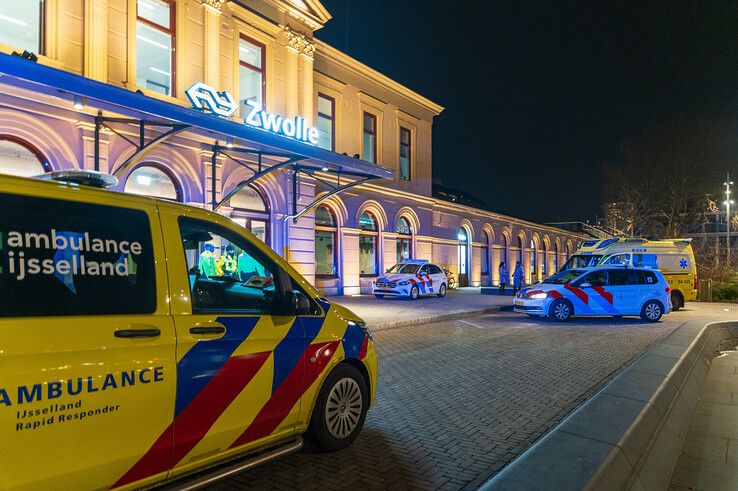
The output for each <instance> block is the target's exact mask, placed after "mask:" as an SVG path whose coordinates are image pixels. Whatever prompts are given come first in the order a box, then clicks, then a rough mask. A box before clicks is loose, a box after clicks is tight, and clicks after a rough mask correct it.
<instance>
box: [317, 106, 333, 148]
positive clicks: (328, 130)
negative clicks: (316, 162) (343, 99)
mask: <svg viewBox="0 0 738 491" xmlns="http://www.w3.org/2000/svg"><path fill="white" fill-rule="evenodd" d="M335 111H336V100H335V99H334V98H333V97H328V96H327V95H324V94H320V93H319V94H318V134H319V135H320V137H319V138H318V146H319V147H320V148H325V149H326V150H331V151H335V150H336V142H335V137H336V114H335Z"/></svg>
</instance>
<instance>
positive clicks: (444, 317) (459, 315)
mask: <svg viewBox="0 0 738 491" xmlns="http://www.w3.org/2000/svg"><path fill="white" fill-rule="evenodd" d="M511 310H512V305H509V306H508V305H501V306H498V307H489V308H486V309H478V310H469V311H465V312H454V313H451V314H441V315H431V316H427V317H418V318H417V319H410V320H401V321H393V322H382V323H379V324H372V323H369V324H368V327H369V329H371V330H372V331H381V330H384V329H394V328H396V327H405V326H413V325H415V324H426V323H429V322H441V321H450V320H456V319H464V318H466V317H479V316H480V315H486V314H495V313H497V312H507V311H511Z"/></svg>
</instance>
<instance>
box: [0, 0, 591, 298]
mask: <svg viewBox="0 0 738 491" xmlns="http://www.w3.org/2000/svg"><path fill="white" fill-rule="evenodd" d="M2 8H4V7H0V9H2ZM0 14H2V16H1V17H0V52H3V53H11V52H13V51H16V52H19V53H20V52H22V51H24V50H26V51H28V52H32V53H35V54H37V55H38V61H37V63H38V64H40V65H44V66H48V67H52V68H56V69H59V70H63V71H65V72H68V73H72V74H76V75H79V76H82V77H85V78H86V79H88V80H94V81H98V82H102V83H104V84H107V85H109V86H114V87H118V88H121V89H125V90H126V91H130V92H139V93H140V94H142V95H141V96H140V100H141V101H145V100H152V101H154V100H155V101H157V102H164V103H167V104H170V105H171V107H172V108H173V109H172V111H171V114H173V115H176V114H185V113H183V112H182V111H195V109H194V108H197V107H205V108H206V109H209V110H210V111H208V112H214V113H216V114H209V117H211V118H212V121H213V122H214V124H215V122H216V120H217V121H218V122H219V121H220V120H222V119H229V120H232V121H238V122H242V121H243V120H244V119H247V120H248V119H249V117H250V112H251V113H253V114H251V116H252V117H253V118H258V117H262V118H263V117H269V116H268V115H272V117H277V116H279V117H281V118H283V119H282V120H280V123H279V124H280V126H279V129H280V131H279V132H280V133H282V135H283V136H281V137H280V138H284V139H291V140H299V142H297V143H298V144H299V145H306V146H312V144H315V143H316V142H317V145H316V146H317V147H320V148H321V149H324V150H326V151H328V152H324V154H325V155H328V154H329V153H330V152H332V154H333V155H335V156H336V159H337V160H336V161H337V162H338V161H339V160H340V159H339V157H340V158H343V157H341V155H346V156H348V160H352V161H364V162H363V163H361V164H366V163H367V162H369V163H371V164H372V165H375V166H380V167H382V168H385V169H390V170H392V171H393V172H394V177H393V178H391V179H384V180H373V181H368V182H365V183H362V184H358V185H356V186H354V187H350V188H348V189H346V190H343V191H342V192H341V193H337V194H333V195H331V196H330V197H328V198H327V199H325V200H323V201H320V202H319V203H316V206H313V207H310V209H308V210H306V211H305V212H304V213H303V214H301V215H300V217H299V218H298V219H297V220H294V219H293V216H294V214H295V213H294V211H295V210H298V209H299V206H305V205H310V204H313V203H315V201H316V199H318V198H320V197H321V196H322V195H325V194H327V193H328V192H329V191H330V190H331V189H332V188H333V187H336V186H340V185H343V184H345V183H346V182H351V180H352V179H353V177H352V176H350V175H348V176H341V175H338V174H337V173H336V172H335V170H336V169H341V168H342V167H341V166H342V165H343V164H341V163H339V164H336V165H330V167H331V171H332V172H325V173H323V172H313V173H311V174H310V175H302V176H299V177H298V176H297V175H296V174H292V173H290V172H289V170H288V168H287V167H285V168H284V169H281V170H278V171H275V172H271V173H268V174H266V175H264V176H263V177H260V178H259V179H256V180H254V181H253V182H252V183H250V184H249V185H248V186H245V187H243V189H241V190H240V191H239V192H237V193H236V194H234V195H233V196H232V197H230V199H229V200H228V202H227V203H224V204H223V206H220V207H219V208H218V211H219V212H221V213H223V214H225V215H227V216H230V217H231V218H233V219H234V220H236V221H237V222H239V223H241V224H242V225H244V226H245V227H247V228H249V229H250V230H251V231H253V232H254V233H255V234H256V235H258V236H260V237H261V238H262V239H263V240H265V241H266V242H267V243H269V244H270V245H271V247H272V248H273V249H274V250H276V251H278V252H280V253H281V254H283V255H284V256H285V257H287V258H288V259H289V261H290V263H291V264H293V265H294V266H295V267H296V268H297V269H298V270H299V271H300V272H302V273H303V274H304V275H305V276H306V277H307V278H309V279H310V280H311V281H313V282H314V283H315V284H316V285H317V286H318V287H319V288H320V289H322V290H323V291H325V292H326V293H327V294H355V293H359V292H368V291H369V283H370V282H371V280H372V278H373V277H375V276H376V275H377V274H378V273H381V272H382V271H384V270H385V269H387V268H388V267H390V266H391V265H392V264H394V263H395V262H397V260H398V259H401V258H403V257H412V258H418V259H430V260H432V261H434V262H436V263H438V264H440V265H442V266H444V267H447V268H448V269H450V270H452V271H454V273H456V275H457V278H459V279H460V280H461V281H462V283H464V282H465V283H467V284H469V285H472V286H479V285H492V284H497V283H498V281H499V278H498V266H499V263H500V261H501V260H504V259H505V258H506V259H507V262H508V268H509V269H510V270H512V269H513V266H514V263H515V261H516V260H518V259H519V260H521V263H522V264H523V266H524V268H525V271H526V277H527V279H528V281H531V280H535V279H537V278H540V277H542V276H544V275H547V274H551V273H552V272H553V271H554V270H555V269H556V268H557V267H558V265H560V264H563V261H564V259H565V258H566V256H567V255H568V254H570V253H572V252H573V251H574V250H575V249H576V247H577V245H578V242H579V241H580V240H581V237H579V236H577V235H574V234H567V233H566V232H564V231H562V230H559V229H555V228H551V227H546V226H543V225H539V224H535V223H531V222H527V221H524V220H519V219H515V218H511V217H507V216H504V215H500V214H496V213H492V212H488V211H483V210H479V209H475V208H471V207H466V206H461V205H458V204H454V203H450V202H446V201H441V200H437V199H434V198H432V196H431V178H432V174H431V163H432V156H431V138H432V123H433V118H434V117H435V116H436V115H438V114H440V112H441V111H442V110H443V108H442V107H441V106H439V105H438V104H436V103H434V102H432V101H430V100H428V99H426V98H424V97H422V96H421V95H419V94H417V93H415V92H413V91H411V90H410V89H408V88H406V87H404V86H402V85H400V84H398V83H397V82H395V81H393V80H391V79H389V78H387V77H386V76H384V75H382V74H380V73H378V72H376V71H375V70H372V69H371V68H369V67H367V66H366V65H364V64H362V63H360V62H358V61H356V60H354V59H352V58H350V57H349V56H347V55H346V54H344V53H341V52H340V51H338V50H336V49H335V48H332V47H331V46H329V45H327V44H325V43H323V42H321V41H319V40H318V39H316V38H315V37H314V36H313V33H314V32H315V31H317V30H318V29H320V28H321V27H322V26H323V24H324V23H326V22H328V21H329V20H330V18H331V17H330V14H329V13H328V12H327V11H326V10H325V8H324V7H323V6H322V5H321V4H320V3H319V2H318V1H316V0H251V1H247V0H243V1H224V0H176V1H175V0H44V1H38V0H36V1H30V0H29V1H27V2H16V3H15V4H14V5H13V8H12V11H8V12H4V11H0ZM28 63H30V62H28ZM2 71H3V69H2V67H1V66H0V73H2ZM20 78H22V77H20ZM20 78H19V79H20ZM3 80H8V77H0V89H2V90H0V172H7V173H14V174H22V175H34V174H38V173H41V172H46V171H50V170H61V169H70V168H85V169H94V168H99V169H100V170H102V171H105V172H111V173H113V172H115V171H120V170H121V166H122V165H123V164H125V165H123V167H124V168H123V169H122V170H123V171H124V172H122V174H120V175H119V178H120V184H119V186H118V189H119V190H121V191H127V192H132V193H140V194H146V195H153V196H160V197H163V198H166V199H173V200H177V201H181V202H184V203H188V204H190V205H192V206H198V207H210V206H211V203H213V202H216V201H218V200H222V199H223V198H224V197H227V196H228V195H229V193H230V192H231V191H233V190H234V188H236V186H237V185H238V184H239V183H241V182H243V181H244V179H246V178H248V177H249V176H250V175H251V172H252V171H250V170H249V168H248V167H244V166H243V165H238V164H237V163H236V162H235V161H234V160H233V159H231V158H230V157H229V155H228V150H227V149H228V148H230V147H231V146H234V147H245V148H261V147H260V145H261V143H262V142H261V141H260V138H250V139H248V140H246V139H244V138H239V135H238V134H235V133H233V134H230V133H229V134H225V133H219V130H218V129H217V128H213V129H212V131H208V128H202V127H201V128H199V129H200V130H202V131H198V132H194V131H191V130H190V129H189V128H180V127H178V126H177V124H178V120H177V119H176V118H175V117H174V116H172V117H170V118H169V119H168V121H169V123H171V125H173V126H172V128H171V129H173V130H176V131H174V132H173V134H172V135H171V136H169V137H167V138H166V139H162V142H161V143H160V144H158V145H152V146H151V148H147V149H145V151H143V152H141V154H140V156H139V155H138V154H136V152H137V149H136V146H135V145H136V142H137V138H139V136H141V138H143V135H144V134H145V136H146V137H147V138H148V139H149V140H151V139H155V138H156V137H157V136H159V135H162V134H163V133H164V131H165V130H166V128H161V127H155V126H154V127H152V126H147V127H145V128H144V129H139V128H136V127H135V125H130V124H128V125H126V124H123V125H121V124H117V123H116V124H112V123H111V124H109V125H105V126H104V127H102V129H101V131H100V134H99V135H98V136H96V135H95V126H96V121H97V120H96V119H95V116H99V115H100V114H105V115H106V116H111V117H116V116H117V115H120V114H124V115H126V116H130V115H131V114H132V110H129V109H127V108H125V107H123V106H120V107H118V108H117V109H116V107H114V106H111V105H110V104H107V102H106V101H105V100H97V99H96V100H94V101H93V100H91V98H90V97H85V96H80V95H74V93H70V92H69V91H66V92H65V91H60V90H56V91H53V90H45V91H37V92H34V90H33V89H29V87H28V86H26V85H24V84H22V83H18V84H10V83H7V82H3ZM198 83H200V84H202V86H205V87H210V88H212V89H213V90H212V92H208V90H209V89H203V88H202V86H198V87H196V88H195V89H193V90H192V91H190V92H189V94H188V90H189V89H192V87H193V86H195V85H196V84H198ZM225 92H227V93H228V94H227V95H223V94H224V93H225ZM193 94H194V95H193ZM218 94H221V95H223V97H222V98H220V97H219V96H218ZM146 98H150V99H146ZM206 99H208V100H209V101H210V102H209V103H205V102H203V101H205V100H206ZM137 100H138V99H137ZM193 106H194V108H193ZM216 106H217V108H218V109H217V110H213V109H214V108H215V107H216ZM257 109H258V110H262V111H264V112H265V114H266V115H267V116H258V115H256V112H255V111H256V110H257ZM100 111H103V112H100ZM218 115H220V116H218ZM140 118H141V120H142V121H143V120H145V119H146V118H145V117H144V116H143V115H142V116H140ZM262 120H263V119H259V121H262ZM264 121H266V120H264ZM275 121H276V120H275ZM275 124H276V123H275ZM252 126H253V125H252ZM275 128H276V126H275ZM98 129H99V128H98ZM262 130H263V128H261V129H260V131H262ZM313 130H314V131H313ZM290 132H292V134H290ZM285 134H287V136H284V135H285ZM234 135H235V136H234ZM300 135H302V137H300ZM265 138H266V137H265ZM141 141H143V140H141ZM269 141H270V145H271V147H270V148H274V147H275V144H274V142H275V141H277V142H278V141H279V140H275V139H274V138H272V139H271V140H269ZM214 143H215V144H216V145H222V146H223V148H224V151H223V152H221V153H217V152H216V154H215V156H214V157H213V153H212V152H211V151H210V148H211V147H212V145H213V144H214ZM293 143H295V142H293ZM276 148H279V145H278V144H276ZM290 148H295V147H294V146H292V147H290ZM134 154H136V157H135V159H131V157H132V155H134ZM321 155H323V154H321ZM354 156H355V157H356V158H353V159H352V157H354ZM244 158H245V160H246V161H247V162H250V163H251V164H253V165H254V166H256V165H257V161H256V158H255V157H254V156H253V155H249V156H247V157H244ZM343 159H344V160H340V162H345V161H347V160H346V159H345V158H343ZM324 160H325V161H326V162H332V160H331V159H330V158H324ZM313 161H314V162H318V161H320V159H313ZM129 163H131V164H132V165H130V166H129V165H128V164H129ZM277 163H278V161H277V160H269V159H268V158H267V159H266V160H265V161H264V163H263V164H264V165H265V166H269V165H275V164H277ZM213 164H215V165H213ZM441 164H442V165H446V164H447V163H441ZM448 164H451V163H448ZM258 165H259V166H261V165H262V163H261V162H259V163H258ZM326 165H328V164H326ZM357 165H359V164H357ZM259 168H261V167H259ZM275 168H276V167H275ZM323 170H326V171H327V170H328V168H327V167H326V168H325V169H323ZM341 179H342V181H341ZM293 190H294V193H292V191H293Z"/></svg>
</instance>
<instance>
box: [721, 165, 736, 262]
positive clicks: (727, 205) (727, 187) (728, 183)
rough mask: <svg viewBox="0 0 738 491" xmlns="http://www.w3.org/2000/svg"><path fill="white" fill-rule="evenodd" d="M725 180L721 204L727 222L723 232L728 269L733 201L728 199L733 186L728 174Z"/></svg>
mask: <svg viewBox="0 0 738 491" xmlns="http://www.w3.org/2000/svg"><path fill="white" fill-rule="evenodd" d="M726 178H727V179H726V180H725V182H724V183H723V186H725V201H724V202H723V203H724V204H725V208H726V222H727V225H728V226H727V230H726V232H725V238H726V244H727V247H728V255H727V257H728V267H730V205H732V204H734V202H733V200H732V199H730V186H732V185H733V181H731V180H730V173H729V172H728V173H726Z"/></svg>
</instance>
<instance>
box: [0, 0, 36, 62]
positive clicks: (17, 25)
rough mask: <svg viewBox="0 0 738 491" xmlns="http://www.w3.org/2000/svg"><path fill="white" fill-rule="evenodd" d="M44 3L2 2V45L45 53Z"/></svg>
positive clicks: (0, 6)
mask: <svg viewBox="0 0 738 491" xmlns="http://www.w3.org/2000/svg"><path fill="white" fill-rule="evenodd" d="M43 21H44V1H43V0H23V1H22V2H12V1H10V0H6V1H2V2H0V43H2V44H7V45H9V46H12V47H13V48H16V49H17V50H20V51H23V50H26V51H30V52H32V53H37V54H38V53H43V52H44V46H43Z"/></svg>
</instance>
